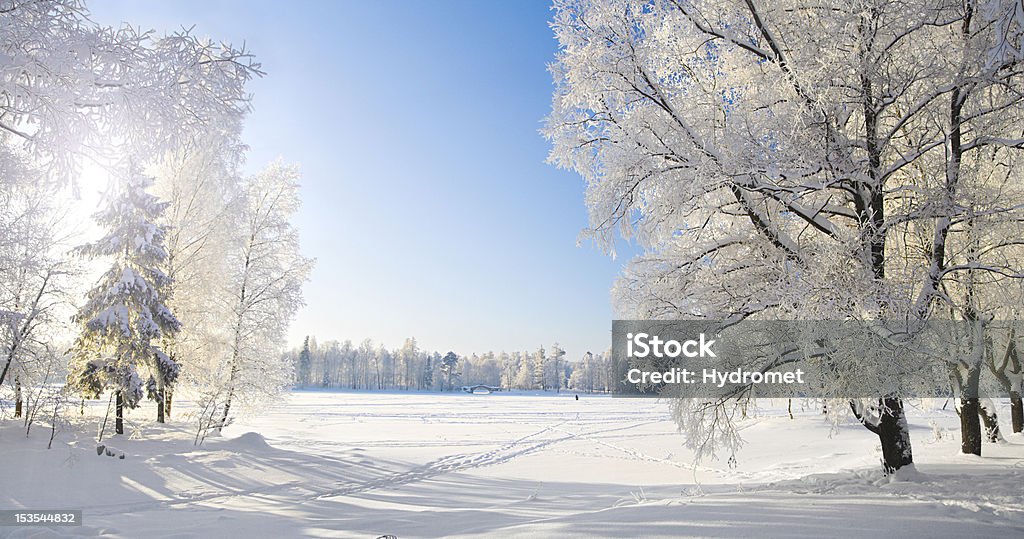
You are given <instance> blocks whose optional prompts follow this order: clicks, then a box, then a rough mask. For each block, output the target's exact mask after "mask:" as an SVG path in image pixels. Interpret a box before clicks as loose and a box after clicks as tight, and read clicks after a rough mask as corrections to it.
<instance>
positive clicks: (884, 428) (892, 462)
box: [850, 395, 914, 474]
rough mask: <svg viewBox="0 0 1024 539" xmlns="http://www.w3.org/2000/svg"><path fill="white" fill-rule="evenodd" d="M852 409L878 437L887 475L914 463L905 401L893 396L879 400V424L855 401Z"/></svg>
mask: <svg viewBox="0 0 1024 539" xmlns="http://www.w3.org/2000/svg"><path fill="white" fill-rule="evenodd" d="M850 408H851V409H853V414H854V415H855V416H857V419H858V420H860V423H861V424H862V425H864V427H865V428H867V429H868V430H869V431H871V432H873V433H875V434H876V435H877V436H878V441H879V442H880V443H881V445H882V468H883V469H884V470H885V473H886V474H891V473H893V472H895V471H897V470H899V469H900V468H902V467H904V466H909V465H911V464H913V463H914V454H913V451H912V450H911V445H910V426H909V425H908V424H907V415H906V412H905V411H904V409H903V399H901V398H899V397H896V396H892V395H890V396H888V397H883V398H881V399H878V422H877V423H874V422H872V421H871V420H870V419H869V418H867V417H866V416H865V415H864V414H862V413H861V412H860V410H859V409H858V408H857V405H856V403H854V402H853V401H851V402H850Z"/></svg>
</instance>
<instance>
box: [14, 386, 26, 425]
mask: <svg viewBox="0 0 1024 539" xmlns="http://www.w3.org/2000/svg"><path fill="white" fill-rule="evenodd" d="M23 407H24V402H22V397H21V380H20V379H19V378H18V377H14V417H21V411H22V408H23Z"/></svg>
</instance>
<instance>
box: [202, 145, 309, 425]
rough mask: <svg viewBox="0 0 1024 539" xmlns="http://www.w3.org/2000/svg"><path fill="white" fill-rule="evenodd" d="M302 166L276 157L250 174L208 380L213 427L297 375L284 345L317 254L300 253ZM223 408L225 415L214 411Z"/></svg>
mask: <svg viewBox="0 0 1024 539" xmlns="http://www.w3.org/2000/svg"><path fill="white" fill-rule="evenodd" d="M298 177H299V173H298V170H297V168H296V167H294V166H286V165H283V164H281V163H275V164H272V165H270V166H269V167H268V168H266V169H265V170H263V171H262V172H260V173H259V174H256V175H255V176H253V177H251V178H249V179H247V180H246V185H245V198H244V200H245V204H244V207H243V209H242V211H241V214H240V217H239V219H238V221H237V222H238V225H236V226H237V229H236V230H235V231H234V232H235V233H236V234H237V236H236V238H237V240H236V242H235V246H234V248H233V249H232V251H231V252H230V254H229V258H228V269H227V271H228V272H229V276H230V279H229V287H228V288H227V289H226V290H225V292H226V294H225V295H224V296H223V299H222V301H224V302H225V303H224V304H225V305H226V306H227V307H228V309H229V311H228V312H229V313H230V314H229V316H228V317H227V320H226V328H225V333H224V334H225V335H226V337H227V342H226V346H225V357H224V358H223V361H218V362H217V363H216V365H214V366H212V368H210V370H211V372H214V373H217V374H215V375H214V376H213V378H212V379H210V380H209V383H210V385H209V386H208V387H207V388H205V391H206V393H207V400H208V401H209V402H208V403H211V404H210V406H209V407H208V410H210V414H211V415H208V416H207V417H208V419H207V421H208V424H207V426H208V427H211V426H212V427H221V426H223V425H225V424H226V423H227V421H228V419H229V418H230V413H231V408H232V406H233V405H234V404H236V402H237V401H238V400H242V401H244V402H246V403H249V404H256V403H258V402H260V401H263V400H265V399H267V398H268V397H270V396H272V395H274V394H276V393H278V392H280V391H281V390H283V389H284V388H286V387H288V385H289V384H290V383H291V381H292V380H293V377H294V375H293V372H292V365H291V364H289V363H288V362H287V361H286V360H285V359H283V358H282V355H281V349H282V346H283V344H284V339H285V337H286V336H287V329H288V325H289V324H290V323H291V320H292V318H293V317H294V316H295V313H296V311H297V310H298V309H299V307H300V306H302V303H303V301H302V284H303V283H304V282H305V281H306V279H307V278H308V275H309V272H310V270H311V268H312V264H313V262H312V260H310V259H307V258H305V257H303V256H302V255H301V254H300V253H299V238H298V233H297V231H296V230H295V227H294V226H293V225H292V222H291V219H292V216H293V215H294V214H295V212H296V211H297V210H298V208H299V196H298V183H297V180H298ZM215 410H216V411H219V412H220V415H219V417H216V418H215V416H214V415H212V414H213V413H214V411H215Z"/></svg>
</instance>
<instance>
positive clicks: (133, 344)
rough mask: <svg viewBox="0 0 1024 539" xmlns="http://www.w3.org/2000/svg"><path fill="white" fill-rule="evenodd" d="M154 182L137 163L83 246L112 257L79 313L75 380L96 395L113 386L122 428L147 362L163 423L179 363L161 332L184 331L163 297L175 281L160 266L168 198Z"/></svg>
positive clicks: (88, 252) (71, 378) (91, 253)
mask: <svg viewBox="0 0 1024 539" xmlns="http://www.w3.org/2000/svg"><path fill="white" fill-rule="evenodd" d="M152 183H153V181H152V180H151V179H150V178H148V177H145V176H143V175H141V174H139V173H138V172H137V171H136V170H131V171H130V172H129V177H128V180H127V181H126V182H125V185H123V186H122V189H121V190H120V192H119V193H116V194H114V195H113V196H112V198H111V201H110V204H109V205H108V206H107V208H106V209H104V210H102V211H100V212H99V213H97V214H96V216H95V219H96V222H97V223H99V224H100V225H101V226H103V227H104V228H105V229H106V230H107V233H106V235H105V236H104V237H103V238H102V239H100V240H99V241H96V242H94V243H89V244H86V245H83V246H81V247H79V248H78V252H79V253H80V254H81V255H83V256H85V257H88V258H92V259H107V260H111V262H112V263H111V266H110V268H109V269H108V270H107V271H106V272H104V273H103V276H102V277H100V279H99V281H98V282H97V283H96V286H94V287H93V288H92V290H90V291H89V292H88V294H87V299H86V303H85V305H83V306H82V308H81V309H80V310H79V311H78V314H77V315H75V318H74V320H75V322H76V323H77V324H78V325H79V335H78V338H77V339H76V340H75V343H74V346H73V347H72V365H71V368H70V372H69V374H68V384H69V385H70V386H71V387H74V388H77V389H78V390H79V391H81V392H82V393H83V394H84V395H86V396H89V397H92V398H97V397H99V395H100V394H101V393H102V392H103V391H106V390H110V391H113V392H114V397H115V398H116V415H115V432H116V433H117V434H124V407H125V406H128V407H129V408H134V407H135V406H137V405H138V403H139V401H140V400H141V399H142V395H143V385H144V384H143V381H142V378H141V377H140V375H139V370H140V368H142V369H145V371H148V374H149V378H150V382H149V383H148V384H147V385H148V387H149V390H150V391H149V393H150V397H151V398H153V399H154V400H156V401H157V421H160V422H162V421H163V402H164V400H163V391H164V388H165V387H167V386H168V385H170V384H172V383H173V382H174V380H175V379H176V378H177V376H178V365H177V364H176V363H175V362H174V361H173V360H171V358H170V357H168V356H167V354H165V353H164V352H163V350H162V349H161V347H160V343H161V339H162V338H163V337H166V336H169V335H173V334H174V333H175V332H177V331H178V329H179V328H180V326H181V323H180V322H179V321H178V319H177V318H176V317H175V316H174V314H172V313H171V311H170V310H169V309H168V308H167V306H166V305H165V304H164V301H165V299H166V298H165V297H164V294H165V290H166V288H167V287H168V285H169V284H170V278H169V277H168V276H167V275H166V274H165V273H164V272H163V271H162V270H161V269H160V264H161V262H163V260H164V259H165V258H166V257H167V251H166V250H165V249H164V238H165V235H166V230H165V227H163V226H161V225H159V224H157V221H158V219H159V218H160V216H161V214H162V213H163V211H164V209H165V208H166V204H165V203H162V202H160V201H159V200H158V199H157V197H155V196H153V195H151V194H149V193H147V192H146V189H147V188H148V187H149V186H150V185H152Z"/></svg>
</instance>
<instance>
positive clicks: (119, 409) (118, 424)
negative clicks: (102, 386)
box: [114, 389, 124, 434]
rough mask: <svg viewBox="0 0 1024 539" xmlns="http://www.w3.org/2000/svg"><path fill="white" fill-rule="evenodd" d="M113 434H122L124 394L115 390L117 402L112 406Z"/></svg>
mask: <svg viewBox="0 0 1024 539" xmlns="http://www.w3.org/2000/svg"><path fill="white" fill-rule="evenodd" d="M114 433H116V434H124V394H123V393H122V392H121V390H120V389H119V390H117V400H116V403H115V404H114Z"/></svg>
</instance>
